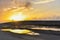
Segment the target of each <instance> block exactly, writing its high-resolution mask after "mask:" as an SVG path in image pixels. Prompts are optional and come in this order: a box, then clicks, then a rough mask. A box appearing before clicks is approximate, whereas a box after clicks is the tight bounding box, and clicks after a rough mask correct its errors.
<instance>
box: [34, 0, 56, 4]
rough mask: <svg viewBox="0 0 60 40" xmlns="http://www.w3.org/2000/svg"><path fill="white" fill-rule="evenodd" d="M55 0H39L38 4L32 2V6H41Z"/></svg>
mask: <svg viewBox="0 0 60 40" xmlns="http://www.w3.org/2000/svg"><path fill="white" fill-rule="evenodd" d="M53 1H55V0H40V1H39V2H33V3H34V4H42V3H49V2H53Z"/></svg>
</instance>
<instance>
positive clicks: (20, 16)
mask: <svg viewBox="0 0 60 40" xmlns="http://www.w3.org/2000/svg"><path fill="white" fill-rule="evenodd" d="M25 18H26V16H25V15H23V13H22V12H15V14H13V15H11V17H10V20H14V21H23V20H25Z"/></svg>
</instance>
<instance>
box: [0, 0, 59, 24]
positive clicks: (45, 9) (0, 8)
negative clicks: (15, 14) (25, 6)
mask: <svg viewBox="0 0 60 40" xmlns="http://www.w3.org/2000/svg"><path fill="white" fill-rule="evenodd" d="M18 1H19V2H18V3H20V2H23V3H24V2H25V1H26V0H18ZM29 1H31V3H32V6H31V7H32V8H34V9H33V10H32V11H29V12H30V13H29V12H27V13H28V14H29V16H30V17H31V15H32V16H33V15H35V17H33V18H32V20H60V0H29ZM13 6H15V5H13V4H12V2H11V0H0V23H2V22H7V21H8V20H7V19H5V17H8V14H9V13H8V14H7V13H4V9H6V8H9V7H13ZM31 12H33V13H31Z"/></svg>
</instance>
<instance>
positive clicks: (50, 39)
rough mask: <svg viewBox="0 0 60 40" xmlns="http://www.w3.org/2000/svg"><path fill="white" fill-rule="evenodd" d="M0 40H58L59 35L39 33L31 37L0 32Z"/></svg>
mask: <svg viewBox="0 0 60 40" xmlns="http://www.w3.org/2000/svg"><path fill="white" fill-rule="evenodd" d="M0 40H60V35H53V34H48V33H44V32H41V33H40V35H38V36H34V35H32V36H31V35H19V34H14V33H10V32H2V31H0Z"/></svg>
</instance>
